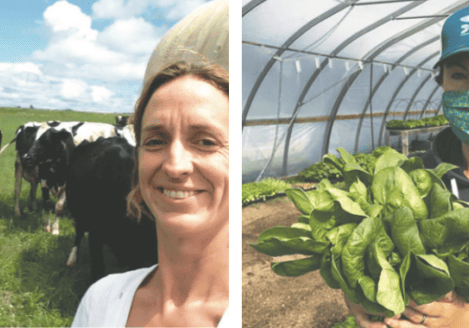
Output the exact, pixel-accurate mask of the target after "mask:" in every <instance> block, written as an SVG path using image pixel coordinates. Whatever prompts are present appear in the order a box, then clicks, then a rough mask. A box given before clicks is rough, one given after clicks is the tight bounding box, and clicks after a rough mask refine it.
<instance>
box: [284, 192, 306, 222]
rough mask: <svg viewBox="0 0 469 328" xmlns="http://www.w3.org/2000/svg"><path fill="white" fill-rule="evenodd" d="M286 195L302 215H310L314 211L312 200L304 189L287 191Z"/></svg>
mask: <svg viewBox="0 0 469 328" xmlns="http://www.w3.org/2000/svg"><path fill="white" fill-rule="evenodd" d="M285 194H287V196H288V198H289V199H290V200H291V201H292V202H293V204H295V206H296V208H297V209H298V210H299V211H300V212H301V213H303V214H306V215H309V214H310V213H311V211H312V210H313V204H312V203H311V200H310V199H309V197H308V195H306V193H305V192H304V191H303V190H302V189H299V188H295V189H285Z"/></svg>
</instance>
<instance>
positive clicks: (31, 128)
mask: <svg viewBox="0 0 469 328" xmlns="http://www.w3.org/2000/svg"><path fill="white" fill-rule="evenodd" d="M56 123H57V122H50V123H49V124H48V123H47V122H28V123H25V124H23V125H21V126H20V127H18V129H17V130H16V136H15V138H14V139H13V140H12V141H11V142H10V143H9V144H8V145H6V146H5V147H4V148H3V149H2V151H3V150H5V148H6V147H8V146H9V145H10V144H12V143H13V142H15V143H16V161H15V215H16V216H20V215H21V211H20V205H19V196H20V193H21V182H22V179H23V178H24V179H25V180H26V181H28V182H29V183H30V184H31V188H30V191H29V205H28V206H29V208H31V209H36V208H37V204H36V190H37V186H38V184H39V182H40V180H39V168H38V167H31V168H25V166H24V161H23V157H24V155H25V154H26V153H27V152H28V151H29V149H30V148H31V146H32V145H33V143H34V141H35V140H36V138H37V135H38V131H39V129H41V131H46V130H47V129H49V128H51V126H53V125H56ZM43 196H44V195H43ZM43 199H44V205H45V203H46V199H45V198H44V197H43Z"/></svg>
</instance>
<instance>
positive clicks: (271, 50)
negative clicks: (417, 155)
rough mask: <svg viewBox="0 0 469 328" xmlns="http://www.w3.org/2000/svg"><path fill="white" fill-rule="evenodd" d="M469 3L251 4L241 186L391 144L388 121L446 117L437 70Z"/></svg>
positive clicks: (270, 0) (314, 0) (261, 0)
mask: <svg viewBox="0 0 469 328" xmlns="http://www.w3.org/2000/svg"><path fill="white" fill-rule="evenodd" d="M467 6H469V0H464V1H461V0H447V1H441V0H421V1H420V0H413V1H406V0H381V1H379V0H378V1H377V0H348V1H347V0H342V1H339V0H294V1H289V2H286V1H283V0H243V20H242V22H243V47H242V49H243V72H242V73H243V74H242V76H243V113H242V115H243V119H242V125H243V182H251V181H254V180H256V179H260V178H264V177H269V176H273V177H283V176H290V175H294V174H297V173H299V172H300V171H301V170H303V169H305V168H306V167H308V166H310V165H312V164H314V163H316V162H318V161H320V160H321V159H322V156H323V155H325V154H326V153H329V152H331V153H334V154H337V153H336V148H338V147H339V146H341V147H344V148H345V149H346V150H347V151H349V152H350V153H357V152H371V151H372V150H373V149H374V148H376V147H378V146H383V145H384V144H385V130H386V121H388V120H391V119H411V118H412V119H414V118H417V119H418V118H422V117H428V116H433V115H437V114H441V97H442V90H441V88H439V87H438V85H437V84H436V82H435V81H434V77H435V75H436V71H434V70H433V65H434V64H435V63H436V62H437V60H438V58H439V54H440V33H441V28H442V26H443V23H444V21H445V19H446V18H447V17H448V16H449V15H451V14H452V13H454V12H455V11H457V10H459V9H461V8H464V7H467Z"/></svg>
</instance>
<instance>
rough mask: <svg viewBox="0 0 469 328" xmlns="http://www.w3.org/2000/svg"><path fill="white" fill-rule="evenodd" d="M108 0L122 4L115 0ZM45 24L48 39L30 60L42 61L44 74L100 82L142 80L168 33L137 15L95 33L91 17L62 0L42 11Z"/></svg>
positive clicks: (118, 4)
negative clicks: (148, 63) (49, 34)
mask: <svg viewBox="0 0 469 328" xmlns="http://www.w3.org/2000/svg"><path fill="white" fill-rule="evenodd" d="M106 1H107V0H106ZM132 1H137V0H132ZM139 1H140V2H142V3H145V5H146V3H147V2H148V1H147V0H139ZM107 4H108V6H111V7H112V4H114V6H121V5H124V4H123V2H122V1H121V2H120V1H116V0H114V1H113V2H109V3H107ZM44 22H45V24H46V25H47V26H49V27H50V29H51V32H52V34H51V39H50V41H49V44H48V45H47V46H46V47H45V48H44V49H42V50H36V51H35V52H33V54H32V56H31V59H33V60H34V61H40V62H43V63H45V67H44V68H43V71H44V72H47V73H48V74H54V75H56V76H60V77H62V78H65V77H66V78H77V79H93V80H100V81H104V82H122V81H134V82H135V80H138V81H139V82H140V81H142V80H143V75H144V73H145V69H146V65H147V62H148V59H149V58H150V55H151V53H152V52H153V50H154V49H155V47H156V45H157V43H158V41H159V40H160V38H161V36H162V35H163V34H164V33H165V32H166V28H157V27H155V26H154V25H152V24H150V23H148V22H146V21H145V20H144V19H143V18H136V17H130V18H126V19H118V20H116V21H115V22H113V23H112V24H111V25H109V26H108V27H106V28H105V29H104V30H103V31H102V32H99V31H97V30H94V29H92V28H91V23H92V19H91V17H90V16H88V15H86V14H84V13H83V12H82V11H81V9H80V8H79V7H78V6H76V5H73V4H70V3H68V2H67V1H64V0H62V1H58V2H56V3H54V4H53V5H52V6H50V7H48V8H47V9H46V11H45V12H44Z"/></svg>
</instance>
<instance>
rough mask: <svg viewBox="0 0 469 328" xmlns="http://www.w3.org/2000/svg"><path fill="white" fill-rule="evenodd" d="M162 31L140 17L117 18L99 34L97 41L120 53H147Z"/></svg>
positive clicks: (153, 46)
mask: <svg viewBox="0 0 469 328" xmlns="http://www.w3.org/2000/svg"><path fill="white" fill-rule="evenodd" d="M164 32H165V30H161V31H157V29H156V28H155V26H153V25H152V24H150V23H148V22H146V21H145V20H144V19H143V18H141V17H140V18H128V19H119V20H117V21H115V22H114V23H113V24H112V25H110V26H108V27H107V28H106V29H105V30H104V31H103V32H101V33H100V34H99V36H98V42H100V43H101V44H103V45H106V46H107V47H109V48H110V49H113V50H116V51H119V52H122V53H129V54H137V55H141V54H149V53H151V52H152V51H153V50H154V49H155V47H156V45H157V44H158V41H159V39H160V35H162V34H164Z"/></svg>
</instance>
